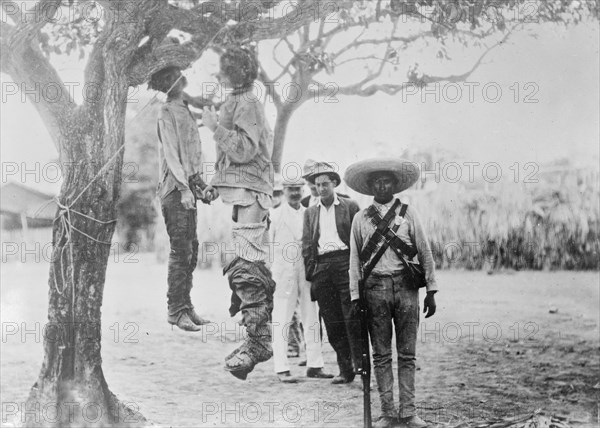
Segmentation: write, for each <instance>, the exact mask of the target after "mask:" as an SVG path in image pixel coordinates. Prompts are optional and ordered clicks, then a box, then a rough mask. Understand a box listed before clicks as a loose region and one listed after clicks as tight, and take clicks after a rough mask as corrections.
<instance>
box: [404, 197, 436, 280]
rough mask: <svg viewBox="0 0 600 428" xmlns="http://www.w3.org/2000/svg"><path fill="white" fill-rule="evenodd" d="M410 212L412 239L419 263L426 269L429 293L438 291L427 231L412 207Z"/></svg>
mask: <svg viewBox="0 0 600 428" xmlns="http://www.w3.org/2000/svg"><path fill="white" fill-rule="evenodd" d="M409 210H410V211H409V212H410V214H411V223H412V227H411V228H410V232H411V236H410V238H411V240H412V241H413V245H415V246H416V248H417V251H418V255H417V258H418V259H419V263H420V264H421V266H423V268H424V269H425V282H426V284H427V285H426V288H427V291H438V286H437V282H436V279H435V261H434V260H433V254H432V252H431V247H430V245H429V240H428V239H427V235H426V233H425V229H423V225H422V224H421V221H420V220H419V215H418V213H417V212H416V211H415V210H414V209H413V208H412V207H409Z"/></svg>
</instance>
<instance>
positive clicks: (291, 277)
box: [272, 261, 324, 373]
mask: <svg viewBox="0 0 600 428" xmlns="http://www.w3.org/2000/svg"><path fill="white" fill-rule="evenodd" d="M284 263H285V266H284V268H283V269H278V268H279V267H280V266H273V279H274V280H275V284H276V286H275V294H274V296H273V318H272V320H273V361H274V363H275V373H280V372H285V371H288V370H289V369H290V366H289V364H288V358H287V349H288V330H289V328H290V325H291V324H292V317H293V316H294V311H295V310H296V307H297V305H299V308H300V313H299V314H298V315H299V317H300V321H301V322H302V327H303V330H304V342H305V343H306V366H307V367H314V368H319V367H323V364H324V363H323V354H322V351H321V330H320V327H319V308H318V305H317V302H312V301H311V300H310V282H308V281H307V280H306V279H305V276H304V263H303V262H302V261H299V262H298V261H297V262H295V263H289V262H284Z"/></svg>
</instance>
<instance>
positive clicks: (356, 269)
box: [344, 158, 438, 428]
mask: <svg viewBox="0 0 600 428" xmlns="http://www.w3.org/2000/svg"><path fill="white" fill-rule="evenodd" d="M419 175H420V171H419V167H418V166H417V165H416V164H415V163H412V162H409V161H406V160H403V159H390V158H380V159H369V160H364V161H361V162H357V163H355V164H353V165H351V166H350V167H348V169H347V170H346V174H345V176H344V180H345V181H346V183H347V184H348V186H349V187H350V188H352V189H354V190H356V191H357V192H359V193H362V194H365V195H372V196H373V197H374V200H373V204H372V205H370V206H369V207H367V208H366V209H363V210H361V211H360V212H359V213H358V214H357V215H356V216H355V217H354V221H353V222H352V237H351V243H350V290H351V291H350V292H351V295H352V301H353V302H354V301H358V300H359V298H360V290H359V281H360V280H362V281H363V287H364V293H363V295H364V297H365V300H366V308H367V317H368V327H369V333H370V336H371V345H372V348H373V365H374V368H375V378H376V380H377V387H378V390H379V397H380V400H381V412H382V415H381V417H380V418H379V420H378V421H377V422H376V423H375V425H374V426H375V427H383V428H387V427H391V426H392V425H393V424H394V423H395V422H396V420H397V419H398V418H399V419H400V423H401V426H408V427H411V428H413V427H424V426H426V424H425V422H423V420H421V419H420V418H419V417H418V416H417V415H416V407H415V347H416V342H417V328H418V325H419V287H420V286H426V290H427V297H425V302H424V305H423V312H425V313H426V315H425V318H428V317H430V316H432V315H433V314H434V313H435V310H436V304H435V298H434V294H435V293H436V291H437V289H438V287H437V284H436V281H435V265H434V261H433V257H432V254H431V249H430V247H429V241H428V239H427V236H426V235H425V231H424V230H423V227H422V225H421V222H420V221H419V217H418V214H417V212H416V210H415V209H414V208H413V207H411V206H408V205H406V204H403V203H401V202H400V200H399V199H397V198H395V197H394V195H395V194H397V193H400V192H402V191H403V190H405V189H407V188H409V187H410V186H412V185H413V184H414V183H415V182H416V181H417V180H418V179H419ZM417 260H418V262H419V264H420V266H421V268H422V269H420V271H423V270H424V273H425V275H424V280H423V275H416V274H415V273H414V272H415V271H414V270H413V267H414V265H412V264H410V263H416V261H417ZM365 272H366V273H367V275H368V277H367V278H364V275H365ZM369 272H370V274H368V273H369ZM419 279H420V281H423V283H420V282H419ZM392 324H393V326H392ZM392 329H395V334H396V351H397V354H398V384H399V392H400V406H399V412H397V411H396V410H395V409H394V396H393V389H394V374H393V370H392V346H391V345H392Z"/></svg>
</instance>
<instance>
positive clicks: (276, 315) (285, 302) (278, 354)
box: [271, 179, 333, 383]
mask: <svg viewBox="0 0 600 428" xmlns="http://www.w3.org/2000/svg"><path fill="white" fill-rule="evenodd" d="M303 186H304V180H302V179H295V180H294V179H285V180H284V181H283V189H284V190H283V192H284V198H285V202H284V203H283V204H282V205H281V207H279V208H277V209H276V210H274V211H273V218H272V223H271V242H272V243H273V245H274V248H275V253H274V260H273V267H272V270H273V279H274V280H275V284H276V286H275V295H274V299H273V360H274V363H275V372H276V373H277V376H278V377H279V380H280V381H282V382H285V383H293V382H296V381H297V378H295V377H294V376H292V375H291V373H290V366H289V364H288V358H287V344H288V334H287V333H288V332H287V330H288V329H290V328H291V326H292V322H293V321H292V318H293V315H294V310H295V309H296V306H297V302H298V301H299V302H300V304H299V308H300V314H301V319H302V323H303V325H304V326H305V328H304V329H303V330H304V341H305V343H306V359H307V367H308V368H307V370H306V376H307V377H310V378H318V379H331V378H333V375H331V374H328V373H325V372H324V371H323V355H322V353H321V335H320V328H319V315H318V307H317V304H316V303H315V302H313V301H312V300H311V298H310V283H309V282H308V281H307V280H306V275H305V272H304V261H303V260H302V226H303V219H304V211H305V210H306V208H304V207H303V206H302V205H301V204H300V200H301V199H302V187H303Z"/></svg>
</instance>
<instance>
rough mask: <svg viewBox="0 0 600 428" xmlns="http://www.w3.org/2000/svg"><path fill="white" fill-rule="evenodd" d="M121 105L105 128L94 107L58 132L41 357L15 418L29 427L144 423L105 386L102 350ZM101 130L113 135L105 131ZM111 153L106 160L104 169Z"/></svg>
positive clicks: (118, 173) (118, 172)
mask: <svg viewBox="0 0 600 428" xmlns="http://www.w3.org/2000/svg"><path fill="white" fill-rule="evenodd" d="M102 104H103V103H102ZM123 104H124V103H123ZM119 107H121V106H119ZM124 108H125V106H124V105H123V106H122V109H121V108H115V109H114V110H113V112H114V115H116V117H115V118H112V117H109V116H107V120H111V122H112V123H113V125H111V126H108V128H106V127H105V126H104V123H105V122H104V109H103V108H102V106H98V107H97V108H95V111H92V112H89V111H88V112H87V113H86V116H87V117H76V118H74V119H73V120H72V121H71V122H72V123H73V125H72V126H73V128H72V129H69V130H65V131H64V132H63V136H64V142H65V144H63V147H64V148H65V149H64V151H62V152H61V164H62V165H68V168H67V169H66V171H65V173H66V174H65V181H64V183H63V187H62V189H61V193H60V197H59V201H60V202H61V204H64V206H63V207H60V208H59V210H58V212H57V216H56V217H57V219H56V221H55V223H54V228H53V243H54V249H53V257H52V260H51V266H50V278H49V295H48V300H49V304H48V325H47V326H46V328H45V329H44V332H45V333H44V362H43V365H42V369H41V371H40V374H39V377H38V380H37V381H36V382H35V384H34V386H33V388H32V389H31V391H30V394H29V398H28V401H27V403H26V407H25V409H24V412H23V414H22V416H21V420H22V422H24V424H25V426H28V427H48V426H60V427H109V426H140V425H142V424H143V422H144V421H145V419H144V418H143V417H142V416H141V415H140V414H139V413H137V412H136V411H134V410H132V409H130V408H128V407H127V406H125V405H123V404H122V403H120V402H119V400H118V399H117V398H116V397H115V395H114V394H113V393H112V392H111V391H110V390H109V389H108V385H107V383H106V380H105V379H104V374H103V372H102V357H101V354H100V347H101V306H102V298H103V292H104V281H105V277H106V268H107V264H108V258H109V253H110V244H111V240H112V236H113V233H114V230H115V225H116V224H115V221H113V220H114V219H116V208H115V207H116V203H117V200H118V196H119V190H120V182H121V168H122V160H123V153H122V151H120V150H119V149H120V148H121V147H122V144H123V140H124V138H123V137H124V131H123V127H124V123H123V122H124V116H125V114H124ZM121 111H122V116H123V118H120V117H119V115H120V114H121ZM115 123H116V125H114V124H115ZM106 129H111V131H109V132H111V133H112V134H113V135H109V136H107V135H106ZM65 158H68V160H66V159H65ZM98 159H101V161H98ZM109 159H112V161H111V163H110V164H109V165H110V166H109V167H107V168H105V169H104V170H102V167H103V166H104V164H105V163H107V162H109ZM69 160H76V161H75V162H72V163H69ZM101 170H102V172H101ZM92 181H93V185H91V186H89V187H88V188H86V186H87V185H88V183H90V182H92ZM78 195H80V196H79V197H78ZM67 205H69V207H68V208H66V206H67ZM93 219H95V220H93ZM96 220H97V221H96ZM86 235H88V236H86Z"/></svg>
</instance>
